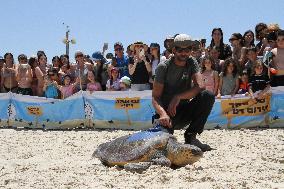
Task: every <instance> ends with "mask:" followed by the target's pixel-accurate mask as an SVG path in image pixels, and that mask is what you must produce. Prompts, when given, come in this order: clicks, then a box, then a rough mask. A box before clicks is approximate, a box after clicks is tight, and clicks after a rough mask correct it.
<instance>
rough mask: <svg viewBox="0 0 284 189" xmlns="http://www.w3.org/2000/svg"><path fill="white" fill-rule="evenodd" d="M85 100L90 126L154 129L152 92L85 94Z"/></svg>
mask: <svg viewBox="0 0 284 189" xmlns="http://www.w3.org/2000/svg"><path fill="white" fill-rule="evenodd" d="M84 98H85V108H86V109H87V110H85V111H86V117H87V119H90V121H91V123H90V124H91V125H90V126H92V125H93V126H95V127H96V128H117V129H134V130H139V129H147V128H150V127H152V116H153V114H154V108H153V106H152V92H151V91H109V92H94V93H92V94H91V93H89V92H84Z"/></svg>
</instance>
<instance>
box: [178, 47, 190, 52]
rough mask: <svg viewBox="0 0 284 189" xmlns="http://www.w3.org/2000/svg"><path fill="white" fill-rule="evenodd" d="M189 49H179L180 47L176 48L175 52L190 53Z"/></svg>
mask: <svg viewBox="0 0 284 189" xmlns="http://www.w3.org/2000/svg"><path fill="white" fill-rule="evenodd" d="M190 50H191V49H190V48H180V47H176V51H177V52H178V53H181V52H186V53H189V52H190Z"/></svg>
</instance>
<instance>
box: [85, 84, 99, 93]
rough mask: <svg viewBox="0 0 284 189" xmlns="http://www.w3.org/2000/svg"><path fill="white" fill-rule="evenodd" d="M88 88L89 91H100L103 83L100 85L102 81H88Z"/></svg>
mask: <svg viewBox="0 0 284 189" xmlns="http://www.w3.org/2000/svg"><path fill="white" fill-rule="evenodd" d="M87 90H88V91H100V90H101V85H100V83H88V84H87Z"/></svg>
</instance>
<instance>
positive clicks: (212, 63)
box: [201, 56, 215, 73]
mask: <svg viewBox="0 0 284 189" xmlns="http://www.w3.org/2000/svg"><path fill="white" fill-rule="evenodd" d="M206 60H209V61H210V62H211V68H212V70H215V64H214V60H213V59H212V58H211V57H210V56H205V57H203V58H202V59H201V73H203V72H204V71H205V70H206V67H205V65H204V62H205V61H206Z"/></svg>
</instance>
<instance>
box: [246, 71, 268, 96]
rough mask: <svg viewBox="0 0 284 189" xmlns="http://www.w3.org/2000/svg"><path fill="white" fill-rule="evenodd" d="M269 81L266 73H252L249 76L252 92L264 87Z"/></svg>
mask: <svg viewBox="0 0 284 189" xmlns="http://www.w3.org/2000/svg"><path fill="white" fill-rule="evenodd" d="M269 83H270V80H269V77H268V76H267V75H263V74H262V75H252V76H251V77H250V78H249V85H250V87H251V90H252V91H253V92H256V91H260V90H263V89H265V87H266V86H267V85H269Z"/></svg>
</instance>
